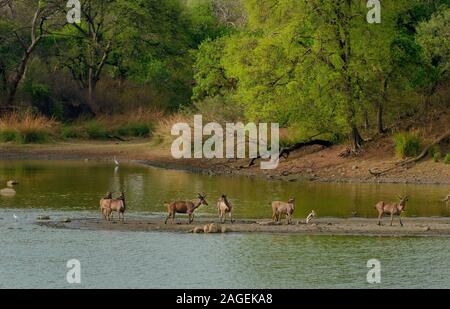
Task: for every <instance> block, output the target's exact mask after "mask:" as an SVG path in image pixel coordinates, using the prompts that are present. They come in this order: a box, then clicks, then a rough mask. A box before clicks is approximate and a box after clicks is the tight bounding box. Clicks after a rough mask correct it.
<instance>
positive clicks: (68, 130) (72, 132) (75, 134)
mask: <svg viewBox="0 0 450 309" xmlns="http://www.w3.org/2000/svg"><path fill="white" fill-rule="evenodd" d="M61 136H62V137H63V138H82V137H83V133H82V132H81V130H80V129H79V128H78V127H76V126H65V127H63V128H62V129H61Z"/></svg>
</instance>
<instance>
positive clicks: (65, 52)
mask: <svg viewBox="0 0 450 309" xmlns="http://www.w3.org/2000/svg"><path fill="white" fill-rule="evenodd" d="M115 4H116V1H115V0H85V1H83V2H82V3H81V23H80V24H78V23H71V24H67V25H66V27H65V29H64V31H63V32H62V33H60V34H59V39H60V41H61V43H63V44H62V47H61V48H60V50H59V59H60V64H61V66H62V67H65V68H67V69H68V70H69V72H70V73H71V75H72V77H73V79H74V80H75V81H77V82H78V83H79V85H80V88H82V89H87V93H88V100H89V103H90V105H91V107H92V105H94V100H95V90H96V87H97V83H98V81H99V80H100V78H101V75H102V72H103V70H104V67H105V65H106V64H107V63H108V60H109V56H110V54H111V51H112V48H113V44H114V40H115V38H116V34H117V33H116V32H117V29H116V27H117V24H116V18H115V16H114V15H113V14H112V11H113V10H114V9H115Z"/></svg>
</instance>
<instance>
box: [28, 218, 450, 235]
mask: <svg viewBox="0 0 450 309" xmlns="http://www.w3.org/2000/svg"><path fill="white" fill-rule="evenodd" d="M68 221H70V222H68ZM403 221H404V226H403V227H401V226H400V225H399V223H398V219H397V218H396V220H394V225H393V226H389V219H388V218H385V219H384V221H383V223H384V225H383V226H378V225H377V220H376V219H362V218H352V219H338V218H321V219H317V220H316V221H314V222H313V223H310V224H305V223H304V222H302V221H294V222H293V224H291V225H287V224H285V223H283V224H282V225H274V224H273V223H272V222H271V221H269V220H237V221H236V222H235V223H234V224H230V223H227V224H222V225H221V224H218V223H217V219H212V218H199V219H196V222H194V223H193V224H191V225H188V224H186V221H185V220H184V221H183V219H178V224H174V225H172V224H164V220H163V219H162V218H145V217H133V218H129V219H126V220H125V222H124V223H122V222H114V221H109V222H108V221H104V220H101V219H99V218H76V219H71V220H65V222H63V221H37V222H36V223H37V224H39V225H42V226H47V227H52V228H64V229H77V230H107V231H126V232H156V231H159V232H178V233H193V232H194V230H195V231H196V232H201V233H202V230H204V228H205V225H210V224H211V223H214V226H213V230H214V229H215V230H216V232H217V233H284V234H298V235H355V236H450V218H404V219H403Z"/></svg>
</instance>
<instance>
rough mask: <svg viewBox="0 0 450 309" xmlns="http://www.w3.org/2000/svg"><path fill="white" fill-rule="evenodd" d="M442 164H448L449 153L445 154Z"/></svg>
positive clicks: (449, 160)
mask: <svg viewBox="0 0 450 309" xmlns="http://www.w3.org/2000/svg"><path fill="white" fill-rule="evenodd" d="M444 163H445V164H450V153H447V155H446V156H445V158H444Z"/></svg>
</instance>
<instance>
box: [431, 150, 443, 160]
mask: <svg viewBox="0 0 450 309" xmlns="http://www.w3.org/2000/svg"><path fill="white" fill-rule="evenodd" d="M441 156H442V154H441V153H440V152H435V153H433V161H434V162H439V160H440V159H441Z"/></svg>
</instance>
